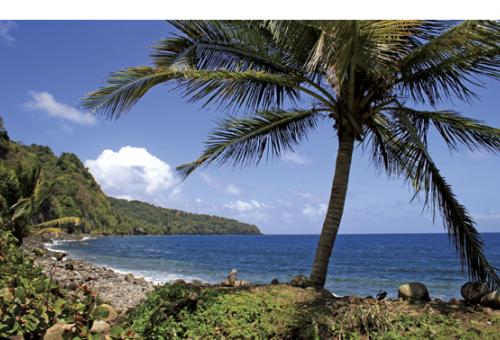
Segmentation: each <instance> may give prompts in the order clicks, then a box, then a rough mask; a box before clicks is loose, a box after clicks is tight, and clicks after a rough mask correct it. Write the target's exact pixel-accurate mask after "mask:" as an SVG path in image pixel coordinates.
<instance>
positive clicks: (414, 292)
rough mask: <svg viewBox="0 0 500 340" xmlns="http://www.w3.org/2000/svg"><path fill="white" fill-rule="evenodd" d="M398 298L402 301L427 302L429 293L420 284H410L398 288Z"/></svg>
mask: <svg viewBox="0 0 500 340" xmlns="http://www.w3.org/2000/svg"><path fill="white" fill-rule="evenodd" d="M398 298H401V299H404V300H417V301H429V300H430V297H429V291H428V290H427V287H426V286H425V285H424V284H423V283H421V282H410V283H405V284H403V285H401V286H399V289H398Z"/></svg>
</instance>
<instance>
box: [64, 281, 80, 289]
mask: <svg viewBox="0 0 500 340" xmlns="http://www.w3.org/2000/svg"><path fill="white" fill-rule="evenodd" d="M66 289H67V290H77V289H78V284H77V283H76V282H74V281H70V282H68V283H66Z"/></svg>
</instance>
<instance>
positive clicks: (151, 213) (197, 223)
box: [109, 197, 260, 234]
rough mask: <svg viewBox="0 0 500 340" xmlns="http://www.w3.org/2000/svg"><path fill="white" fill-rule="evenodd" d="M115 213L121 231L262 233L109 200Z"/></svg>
mask: <svg viewBox="0 0 500 340" xmlns="http://www.w3.org/2000/svg"><path fill="white" fill-rule="evenodd" d="M109 200H110V202H111V206H112V208H113V210H114V211H115V212H116V213H117V215H118V216H119V217H118V219H119V225H120V230H122V231H125V230H126V231H127V232H129V233H136V234H137V233H144V232H145V231H146V230H147V231H148V233H150V234H259V233H260V231H259V229H258V228H257V227H256V226H255V225H251V224H246V223H241V222H238V221H236V220H232V219H228V218H224V217H218V216H211V215H204V214H192V213H188V212H185V211H181V210H176V209H166V208H161V207H156V206H154V205H151V204H148V203H144V202H140V201H127V200H122V199H117V198H112V197H109Z"/></svg>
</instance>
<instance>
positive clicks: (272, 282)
mask: <svg viewBox="0 0 500 340" xmlns="http://www.w3.org/2000/svg"><path fill="white" fill-rule="evenodd" d="M271 284H272V285H279V284H280V282H279V280H278V279H276V278H274V279H272V280H271Z"/></svg>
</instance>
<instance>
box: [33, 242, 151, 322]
mask: <svg viewBox="0 0 500 340" xmlns="http://www.w3.org/2000/svg"><path fill="white" fill-rule="evenodd" d="M84 237H85V236H78V237H67V236H65V237H64V239H61V238H58V240H59V241H61V240H65V241H69V240H71V241H77V240H82V239H84ZM81 242H84V241H81ZM46 244H47V240H46V239H40V238H29V239H26V240H25V242H24V245H23V247H24V250H25V252H27V253H29V254H32V255H34V258H35V261H34V264H35V265H36V266H39V267H40V268H41V269H42V271H43V272H44V273H45V274H46V275H47V276H48V277H52V279H53V280H54V281H56V282H58V283H59V284H60V285H61V286H62V287H63V288H65V289H67V290H69V291H78V290H82V289H89V290H91V291H94V292H95V293H96V294H97V295H98V296H99V298H100V299H101V300H102V301H104V302H106V303H108V304H110V305H111V306H113V307H114V308H115V310H116V311H117V312H118V313H124V312H126V311H127V310H128V309H130V308H133V307H135V306H137V305H138V304H139V303H140V302H141V301H142V300H143V299H144V298H145V297H146V294H147V293H148V292H150V291H152V290H153V289H154V286H155V285H154V284H153V283H151V282H149V281H147V280H145V279H144V278H142V277H135V276H133V275H132V274H122V273H118V272H116V271H114V270H112V269H109V268H106V267H99V266H96V265H94V264H92V263H89V262H86V261H82V260H78V259H71V258H68V257H67V256H66V254H64V253H61V252H54V251H51V250H48V249H46V247H45V245H46Z"/></svg>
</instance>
